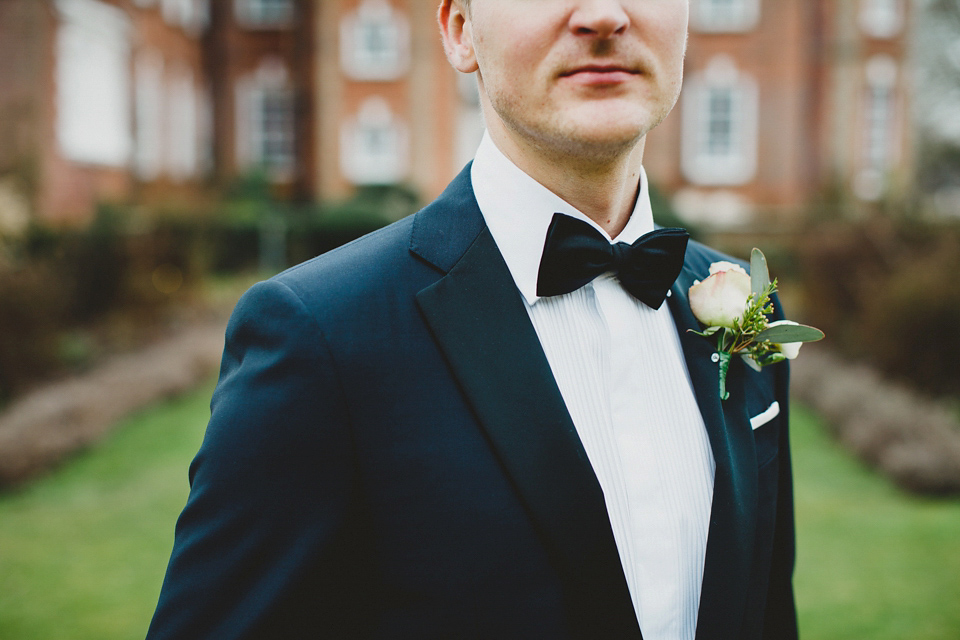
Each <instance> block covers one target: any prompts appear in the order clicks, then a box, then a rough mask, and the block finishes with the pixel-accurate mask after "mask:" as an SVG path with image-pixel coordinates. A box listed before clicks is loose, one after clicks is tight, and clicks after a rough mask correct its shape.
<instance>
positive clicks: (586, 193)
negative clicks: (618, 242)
mask: <svg viewBox="0 0 960 640" xmlns="http://www.w3.org/2000/svg"><path fill="white" fill-rule="evenodd" d="M488 124H489V125H490V126H489V131H490V137H491V138H492V139H493V141H494V143H496V145H497V147H498V148H499V149H500V151H502V152H503V154H504V155H506V156H507V157H508V158H510V160H511V161H512V162H513V163H514V164H516V165H517V166H518V167H519V168H520V169H521V170H523V171H524V172H525V173H526V174H527V175H529V176H530V177H532V178H533V179H534V180H536V181H537V182H539V183H540V184H542V185H543V186H545V187H546V188H547V189H550V191H552V192H554V193H555V194H557V195H558V196H560V197H561V198H563V199H564V200H565V201H566V202H569V203H570V204H571V205H573V206H574V207H576V208H577V209H578V210H579V211H581V212H583V214H584V215H586V216H589V217H590V219H591V220H593V221H594V222H596V223H597V224H598V225H599V226H600V227H601V228H602V229H603V230H604V231H606V232H607V234H609V236H610V237H611V238H615V237H617V235H619V233H620V232H621V231H623V229H624V227H626V226H627V222H628V221H629V220H630V214H631V213H633V209H634V205H635V204H636V200H637V192H638V189H639V185H640V166H641V162H642V160H643V147H644V142H645V138H640V140H638V141H637V142H636V143H635V144H633V145H632V146H631V147H628V148H627V149H625V150H623V151H622V152H620V153H612V154H610V155H609V156H606V155H605V156H604V157H601V158H598V157H596V154H593V155H588V154H577V153H573V152H571V151H570V150H566V149H564V150H550V149H545V148H543V147H542V146H535V145H533V144H530V143H529V142H527V141H526V140H524V139H522V138H520V136H517V135H512V134H511V133H509V132H508V131H507V130H506V129H505V128H504V127H503V125H502V124H501V123H499V122H498V123H493V122H490V123H488ZM497 125H499V126H497Z"/></svg>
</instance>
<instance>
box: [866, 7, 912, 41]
mask: <svg viewBox="0 0 960 640" xmlns="http://www.w3.org/2000/svg"><path fill="white" fill-rule="evenodd" d="M860 28H861V29H863V31H864V33H866V34H867V35H870V36H873V37H874V38H892V37H893V36H895V35H897V34H898V33H900V30H901V29H902V28H903V1H902V0H861V4H860Z"/></svg>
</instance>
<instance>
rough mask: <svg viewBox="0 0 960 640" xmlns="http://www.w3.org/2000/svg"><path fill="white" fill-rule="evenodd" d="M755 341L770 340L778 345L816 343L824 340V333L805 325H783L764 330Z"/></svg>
mask: <svg viewBox="0 0 960 640" xmlns="http://www.w3.org/2000/svg"><path fill="white" fill-rule="evenodd" d="M755 340H756V341H757V342H763V341H764V340H769V341H770V342H774V343H776V344H783V343H784V342H816V341H817V340H823V331H820V329H815V328H814V327H808V326H807V325H804V324H781V325H777V326H776V327H770V328H768V329H764V330H763V331H761V332H760V333H758V334H757V337H756V338H755Z"/></svg>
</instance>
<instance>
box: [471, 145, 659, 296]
mask: <svg viewBox="0 0 960 640" xmlns="http://www.w3.org/2000/svg"><path fill="white" fill-rule="evenodd" d="M470 178H471V180H472V181H473V192H474V195H475V196H476V198H477V204H478V205H479V206H480V212H481V213H482V214H483V219H484V221H485V222H486V223H487V227H488V228H489V229H490V234H491V235H492V236H493V239H494V241H495V242H496V243H497V247H498V248H499V249H500V253H501V254H502V255H503V259H504V261H505V262H506V263H507V268H508V269H509V270H510V275H511V276H513V280H514V282H516V284H517V288H518V289H520V293H521V294H522V295H523V297H524V299H526V301H527V304H529V305H531V306H532V305H533V304H534V303H536V301H537V300H539V299H540V297H539V296H538V295H537V272H538V271H539V270H540V256H541V254H542V252H543V243H544V241H545V240H546V238H547V228H548V227H549V226H550V221H551V220H553V214H555V213H563V214H566V215H568V216H571V217H573V218H577V219H579V220H583V221H584V222H586V223H588V224H589V225H591V226H592V227H594V228H595V229H597V230H598V231H599V232H600V233H601V234H603V237H605V238H606V239H607V240H610V241H611V242H628V243H632V242H633V241H635V240H636V239H637V238H639V237H640V236H642V235H643V234H645V233H648V232H650V231H653V212H652V210H651V208H650V191H649V188H648V185H647V174H646V172H645V171H644V170H643V168H642V167H641V169H640V194H639V195H638V197H637V203H636V205H635V206H634V209H633V213H631V215H630V220H629V221H628V222H627V226H626V227H624V229H623V231H621V232H620V235H618V236H617V237H616V238H614V239H611V238H610V236H609V235H608V234H607V232H606V231H604V230H603V229H601V228H600V226H599V225H598V224H597V223H595V222H594V221H593V220H591V219H590V218H589V217H587V216H586V215H584V214H583V213H581V212H580V211H578V210H577V209H576V208H575V207H574V206H573V205H571V204H569V203H567V202H566V201H565V200H563V198H561V197H560V196H558V195H557V194H555V193H553V192H552V191H550V190H549V189H547V188H546V187H545V186H543V185H542V184H540V183H539V182H537V181H536V180H534V179H533V178H531V177H530V176H529V175H527V174H526V173H524V172H523V170H521V169H520V168H519V167H517V165H515V164H514V163H513V162H512V161H511V160H510V159H509V158H507V156H505V155H504V154H503V152H502V151H500V149H498V148H497V146H496V145H495V144H494V142H493V140H492V139H491V138H490V134H489V133H484V135H483V140H482V141H481V142H480V147H479V148H478V149H477V155H476V157H475V158H474V160H473V166H472V167H471V169H470Z"/></svg>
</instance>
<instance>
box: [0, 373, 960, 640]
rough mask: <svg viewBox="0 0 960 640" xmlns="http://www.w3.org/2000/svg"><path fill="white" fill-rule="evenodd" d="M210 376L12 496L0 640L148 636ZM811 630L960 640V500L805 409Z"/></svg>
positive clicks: (804, 512)
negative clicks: (879, 463) (928, 490)
mask: <svg viewBox="0 0 960 640" xmlns="http://www.w3.org/2000/svg"><path fill="white" fill-rule="evenodd" d="M210 392H211V388H210V386H209V385H207V386H205V387H203V388H202V389H199V390H197V391H196V392H193V393H191V394H188V395H186V396H183V397H181V398H179V399H177V400H174V401H172V402H168V403H165V404H162V405H159V406H157V407H154V408H152V409H149V410H147V411H145V412H143V413H141V414H139V415H137V416H135V417H133V418H131V419H130V420H128V421H126V422H125V423H124V424H123V425H121V428H119V429H118V430H117V431H116V432H114V434H113V435H112V436H111V437H110V438H109V439H108V440H107V441H106V442H104V443H103V444H102V445H101V446H99V447H97V448H96V449H95V450H92V451H89V452H87V453H85V454H82V455H80V456H78V457H77V458H75V459H74V460H73V461H72V462H70V463H69V464H68V465H66V466H65V467H63V468H62V469H60V470H59V471H57V472H56V473H54V474H52V475H50V476H48V477H46V478H43V479H41V480H39V481H37V482H35V483H34V484H32V485H30V486H29V487H28V488H26V489H24V490H22V491H19V492H16V493H13V494H7V495H4V496H0V638H3V639H4V640H35V639H36V640H41V639H42V640H48V639H50V638H57V639H58V640H86V639H89V640H94V639H96V640H112V639H116V640H121V639H124V640H126V639H132V638H142V637H143V635H144V633H145V632H146V628H147V625H148V624H149V621H150V616H151V614H152V612H153V607H154V605H155V604H156V599H157V594H158V592H159V589H160V581H161V579H162V576H163V571H164V567H165V565H166V561H167V556H168V555H169V553H170V547H171V545H172V542H173V524H174V521H175V519H176V516H177V513H178V512H179V510H180V508H181V507H182V506H183V503H184V500H185V499H186V494H187V480H186V467H187V464H188V463H189V461H190V459H191V458H192V456H193V454H194V452H195V451H196V449H197V447H198V446H199V443H200V439H201V437H202V432H203V427H204V424H205V422H206V418H207V404H208V400H209V397H210ZM793 428H794V436H793V438H794V460H795V468H796V471H795V473H796V481H797V517H798V521H799V531H798V539H799V550H798V554H799V564H798V571H797V577H796V586H797V601H798V605H799V608H800V623H801V631H802V634H803V637H804V639H805V640H854V639H856V640H863V639H864V638H870V639H871V640H888V639H889V640H893V639H897V640H902V639H905V638H908V639H910V640H956V638H957V637H960V607H958V606H957V603H958V602H960V579H958V577H957V576H960V502H958V501H956V500H953V501H934V500H921V499H917V498H913V497H909V496H906V495H904V494H902V493H900V492H899V491H897V490H896V489H894V488H893V487H891V486H890V485H889V484H888V483H887V482H886V481H885V480H883V479H881V478H878V477H877V476H875V475H874V474H872V473H871V472H870V471H868V470H866V469H864V468H862V467H861V466H860V465H858V464H857V463H856V462H854V461H852V460H851V459H850V458H849V457H848V456H846V455H845V454H844V453H843V452H841V451H839V450H838V449H837V447H836V446H835V445H834V444H833V443H832V442H831V441H830V440H829V439H828V438H827V437H825V436H824V435H823V431H822V429H821V428H820V426H819V425H818V423H817V420H816V418H815V417H814V416H812V415H811V414H809V413H807V412H805V411H802V410H796V411H795V412H794V426H793Z"/></svg>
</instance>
